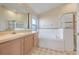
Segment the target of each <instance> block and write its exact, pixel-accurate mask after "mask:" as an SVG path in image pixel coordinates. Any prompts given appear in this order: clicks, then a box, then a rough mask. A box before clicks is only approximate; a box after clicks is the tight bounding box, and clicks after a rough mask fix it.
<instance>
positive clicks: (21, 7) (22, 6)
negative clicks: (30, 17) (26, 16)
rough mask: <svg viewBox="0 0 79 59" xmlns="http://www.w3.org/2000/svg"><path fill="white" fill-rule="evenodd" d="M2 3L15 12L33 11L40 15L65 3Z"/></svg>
mask: <svg viewBox="0 0 79 59" xmlns="http://www.w3.org/2000/svg"><path fill="white" fill-rule="evenodd" d="M0 5H4V6H5V7H6V8H7V9H9V10H12V11H14V12H21V13H28V12H30V11H32V12H33V13H36V14H37V15H40V14H42V13H45V12H46V11H48V10H50V9H54V8H56V7H58V6H61V5H63V3H19V4H18V3H4V4H0Z"/></svg>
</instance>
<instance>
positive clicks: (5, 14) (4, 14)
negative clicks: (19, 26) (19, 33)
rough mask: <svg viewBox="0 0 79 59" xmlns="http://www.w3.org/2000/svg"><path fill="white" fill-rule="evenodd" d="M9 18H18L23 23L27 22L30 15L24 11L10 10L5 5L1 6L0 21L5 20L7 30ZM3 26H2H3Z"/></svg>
mask: <svg viewBox="0 0 79 59" xmlns="http://www.w3.org/2000/svg"><path fill="white" fill-rule="evenodd" d="M7 20H16V21H18V22H21V23H26V24H27V21H28V16H27V14H23V13H15V12H13V11H10V10H8V9H6V8H4V7H3V6H0V22H2V21H3V22H4V26H3V27H4V28H5V30H6V29H7V27H8V24H7ZM1 28H2V27H1Z"/></svg>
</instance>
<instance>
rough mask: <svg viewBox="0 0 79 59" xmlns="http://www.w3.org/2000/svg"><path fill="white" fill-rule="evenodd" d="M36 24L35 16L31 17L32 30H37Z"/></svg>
mask: <svg viewBox="0 0 79 59" xmlns="http://www.w3.org/2000/svg"><path fill="white" fill-rule="evenodd" d="M37 24H38V21H37V17H32V30H33V31H37Z"/></svg>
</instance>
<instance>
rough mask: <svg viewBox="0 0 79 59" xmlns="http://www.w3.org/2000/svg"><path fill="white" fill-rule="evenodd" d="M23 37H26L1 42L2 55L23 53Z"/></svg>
mask: <svg viewBox="0 0 79 59" xmlns="http://www.w3.org/2000/svg"><path fill="white" fill-rule="evenodd" d="M23 39H24V38H18V39H15V40H11V41H7V42H4V43H0V55H21V54H23Z"/></svg>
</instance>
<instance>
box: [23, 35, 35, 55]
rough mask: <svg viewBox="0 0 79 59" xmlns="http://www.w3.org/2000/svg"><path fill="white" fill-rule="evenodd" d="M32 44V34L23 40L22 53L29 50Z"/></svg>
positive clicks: (26, 52)
mask: <svg viewBox="0 0 79 59" xmlns="http://www.w3.org/2000/svg"><path fill="white" fill-rule="evenodd" d="M33 44H34V40H33V35H28V36H26V37H25V40H24V54H25V55H27V54H29V52H31V50H32V48H33V47H34V46H33Z"/></svg>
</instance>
